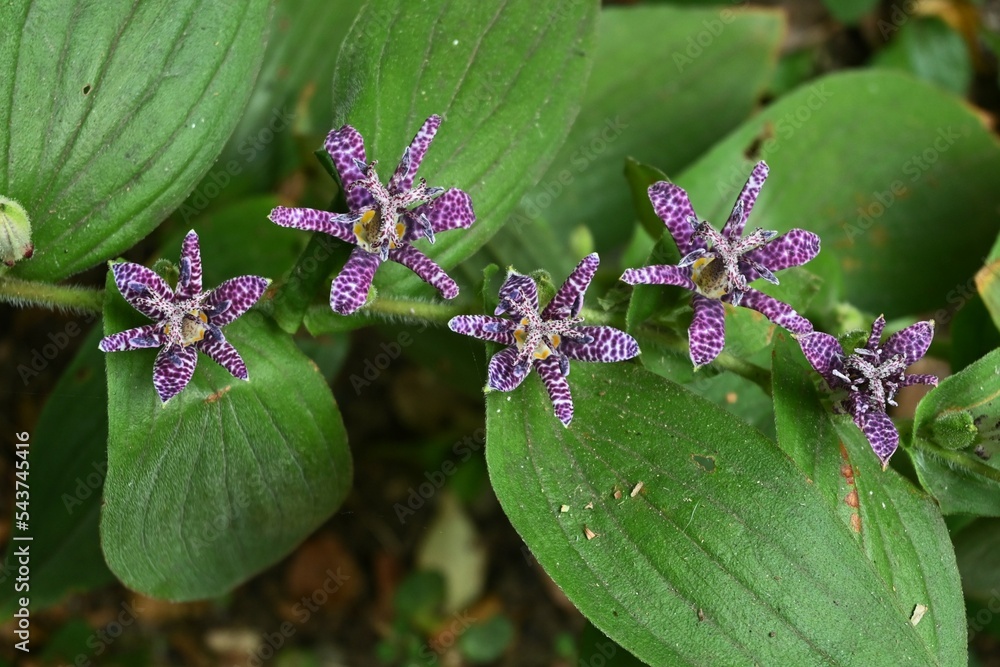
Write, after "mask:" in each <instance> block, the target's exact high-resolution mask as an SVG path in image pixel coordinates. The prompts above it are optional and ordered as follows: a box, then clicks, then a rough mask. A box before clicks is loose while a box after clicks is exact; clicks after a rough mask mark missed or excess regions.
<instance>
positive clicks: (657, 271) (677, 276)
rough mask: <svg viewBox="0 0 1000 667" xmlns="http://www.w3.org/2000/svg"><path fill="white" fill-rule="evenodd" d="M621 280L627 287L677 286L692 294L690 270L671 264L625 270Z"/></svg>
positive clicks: (692, 285)
mask: <svg viewBox="0 0 1000 667" xmlns="http://www.w3.org/2000/svg"><path fill="white" fill-rule="evenodd" d="M621 280H623V281H625V282H627V283H628V284H629V285H677V286H678V287H684V288H686V289H689V290H691V291H692V292H694V291H695V290H696V289H697V287H695V284H694V281H693V280H691V269H690V268H688V267H686V266H673V265H672V264H657V265H653V266H644V267H642V268H641V269H626V270H625V273H623V274H622V277H621Z"/></svg>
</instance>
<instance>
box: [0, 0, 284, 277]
mask: <svg viewBox="0 0 1000 667" xmlns="http://www.w3.org/2000/svg"><path fill="white" fill-rule="evenodd" d="M268 5H269V3H268V0H248V1H247V2H239V3H228V2H214V3H204V2H198V1H197V0H169V1H168V0H151V1H149V2H127V1H126V0H109V1H107V2H85V1H84V0H72V1H70V2H67V1H66V0H18V1H17V2H9V3H3V4H2V5H0V25H3V26H4V30H5V33H6V38H5V39H3V40H2V41H0V63H4V65H3V66H2V67H3V69H4V75H3V76H0V100H4V102H2V103H0V128H3V130H2V131H0V155H2V156H4V157H3V158H2V159H0V192H2V193H3V194H5V195H7V196H11V197H14V198H15V199H17V200H19V201H20V202H21V203H22V204H23V205H24V206H25V208H27V210H28V212H29V214H30V215H31V217H32V221H33V223H34V241H35V256H34V258H32V260H31V261H30V262H24V263H22V264H21V265H19V266H18V268H17V272H18V273H19V274H20V275H22V276H24V277H29V278H41V279H48V280H56V279H60V278H64V277H66V276H68V275H71V274H73V273H76V272H78V271H81V270H83V269H85V268H87V267H89V266H93V265H94V264H97V263H98V262H100V261H101V260H103V259H107V258H109V257H113V256H114V255H116V254H117V253H120V252H121V251H123V250H125V249H127V248H129V247H130V246H132V245H133V244H134V243H135V242H136V241H138V240H139V239H141V238H142V237H143V236H145V235H146V234H148V233H149V232H150V231H151V230H152V229H153V228H154V227H156V225H157V224H159V223H160V221H161V220H163V218H164V217H166V215H167V214H168V213H169V212H170V211H171V210H173V209H174V208H175V207H176V206H177V205H178V204H180V202H181V201H182V200H183V199H184V197H185V196H186V195H187V193H188V192H189V191H190V190H191V188H192V187H194V184H195V183H196V182H197V181H198V179H199V178H201V176H202V175H203V174H204V173H205V172H206V171H207V170H208V168H209V167H210V166H211V164H212V161H213V160H214V159H215V157H216V156H217V155H218V154H219V151H220V150H221V148H222V146H223V144H224V143H225V141H226V139H227V138H228V137H229V134H230V133H231V132H232V130H233V127H234V126H235V125H236V122H237V120H238V119H239V116H240V112H241V111H242V110H243V105H244V104H245V102H246V100H247V96H248V95H249V94H250V89H251V87H252V84H253V80H254V77H255V76H256V73H257V69H258V67H259V66H260V61H261V56H262V53H263V37H264V28H265V24H266V20H267V14H268Z"/></svg>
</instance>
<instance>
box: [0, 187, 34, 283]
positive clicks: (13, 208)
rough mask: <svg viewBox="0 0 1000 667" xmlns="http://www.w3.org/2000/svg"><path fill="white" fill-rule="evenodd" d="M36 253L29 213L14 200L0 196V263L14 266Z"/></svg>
mask: <svg viewBox="0 0 1000 667" xmlns="http://www.w3.org/2000/svg"><path fill="white" fill-rule="evenodd" d="M34 252H35V246H34V245H33V244H32V243H31V220H29V219H28V213H27V211H25V210H24V207H23V206H21V205H20V204H18V203H17V202H16V201H14V200H13V199H10V198H8V197H3V196H0V261H2V262H3V263H4V264H6V265H7V266H14V264H15V263H17V262H19V261H21V260H22V259H27V258H29V257H31V255H32V254H33V253H34Z"/></svg>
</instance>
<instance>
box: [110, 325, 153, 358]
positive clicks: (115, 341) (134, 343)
mask: <svg viewBox="0 0 1000 667" xmlns="http://www.w3.org/2000/svg"><path fill="white" fill-rule="evenodd" d="M161 345H163V332H161V331H160V325H159V324H147V325H146V326H142V327H136V328H135V329H128V330H127V331H121V332H119V333H116V334H112V335H111V336H105V337H104V338H102V339H101V342H100V344H99V345H98V347H99V348H100V350H101V352H124V351H125V350H141V349H142V348H146V347H159V346H161Z"/></svg>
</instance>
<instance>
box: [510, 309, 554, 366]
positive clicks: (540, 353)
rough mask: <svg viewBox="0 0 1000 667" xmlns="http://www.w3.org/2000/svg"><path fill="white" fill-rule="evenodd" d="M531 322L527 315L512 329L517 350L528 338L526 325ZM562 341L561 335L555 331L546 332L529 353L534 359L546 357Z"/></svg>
mask: <svg viewBox="0 0 1000 667" xmlns="http://www.w3.org/2000/svg"><path fill="white" fill-rule="evenodd" d="M530 324H531V322H530V321H529V320H528V318H527V317H525V318H524V319H522V320H521V326H519V327H518V328H516V329H514V340H515V341H516V342H517V349H518V351H520V350H523V349H524V346H525V344H526V343H527V340H528V326H529V325H530ZM561 343H562V336H560V335H559V334H557V333H554V334H546V335H545V336H544V337H543V338H541V340H539V341H538V344H537V345H535V349H534V350H532V352H531V355H532V356H533V357H534V358H535V359H548V358H549V356H551V355H552V354H553V353H554V352H555V351H556V350H557V349H558V348H559V345H560V344H561Z"/></svg>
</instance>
